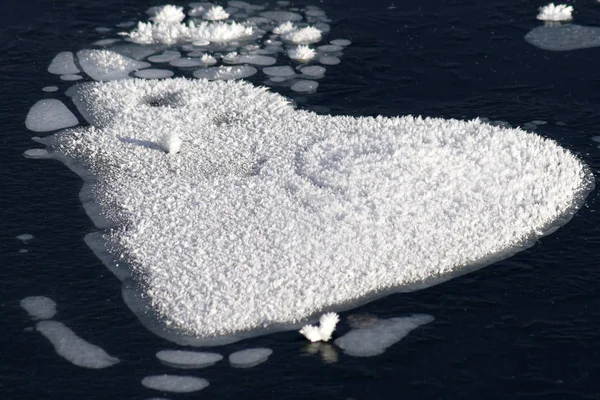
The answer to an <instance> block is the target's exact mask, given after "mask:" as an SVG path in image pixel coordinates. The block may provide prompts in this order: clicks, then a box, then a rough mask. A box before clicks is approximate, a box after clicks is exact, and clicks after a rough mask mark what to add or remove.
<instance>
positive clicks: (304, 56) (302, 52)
mask: <svg viewBox="0 0 600 400" xmlns="http://www.w3.org/2000/svg"><path fill="white" fill-rule="evenodd" d="M287 54H288V57H290V58H291V59H292V60H294V61H298V62H308V61H310V60H312V59H313V58H315V55H316V54H317V52H316V51H315V50H314V49H311V48H310V47H308V46H304V45H300V46H298V47H296V48H293V49H291V50H288V53H287Z"/></svg>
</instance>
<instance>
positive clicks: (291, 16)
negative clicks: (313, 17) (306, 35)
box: [260, 11, 302, 22]
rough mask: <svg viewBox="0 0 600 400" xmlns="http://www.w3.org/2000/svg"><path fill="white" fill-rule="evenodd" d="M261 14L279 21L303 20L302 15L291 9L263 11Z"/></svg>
mask: <svg viewBox="0 0 600 400" xmlns="http://www.w3.org/2000/svg"><path fill="white" fill-rule="evenodd" d="M260 15H262V16H263V17H265V18H268V19H271V20H273V21H277V22H287V21H290V22H293V21H301V20H302V15H300V14H298V13H294V12H289V11H265V12H261V13H260Z"/></svg>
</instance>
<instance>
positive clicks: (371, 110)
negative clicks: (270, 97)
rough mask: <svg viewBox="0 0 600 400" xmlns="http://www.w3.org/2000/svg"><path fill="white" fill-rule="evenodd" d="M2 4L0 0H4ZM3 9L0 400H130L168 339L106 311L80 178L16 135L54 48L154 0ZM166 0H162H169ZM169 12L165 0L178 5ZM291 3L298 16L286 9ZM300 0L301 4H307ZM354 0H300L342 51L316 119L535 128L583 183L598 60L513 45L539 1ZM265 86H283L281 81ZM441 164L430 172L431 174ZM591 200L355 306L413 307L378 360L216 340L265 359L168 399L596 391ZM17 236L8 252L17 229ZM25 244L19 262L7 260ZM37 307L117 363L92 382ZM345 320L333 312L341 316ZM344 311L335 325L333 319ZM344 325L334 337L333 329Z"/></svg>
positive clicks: (22, 132)
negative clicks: (497, 258)
mask: <svg viewBox="0 0 600 400" xmlns="http://www.w3.org/2000/svg"><path fill="white" fill-rule="evenodd" d="M7 3H8V4H7ZM131 3H132V2H126V1H125V0H104V1H86V2H78V1H73V2H68V1H55V2H49V1H42V0H38V1H29V2H23V1H14V0H6V1H5V2H4V3H3V4H4V6H5V7H4V11H3V13H2V15H1V16H0V22H1V23H0V27H1V28H0V33H1V36H0V37H1V38H2V41H1V42H0V79H1V80H2V94H1V95H0V127H1V130H2V132H1V134H0V140H1V144H2V145H1V146H0V151H1V152H2V156H1V158H0V163H1V167H0V174H1V176H2V180H1V183H2V189H1V195H0V201H1V202H2V204H1V207H0V210H1V212H2V217H1V219H0V221H1V223H2V230H1V232H0V234H1V235H2V238H1V239H2V240H0V246H2V253H1V254H2V260H1V262H0V296H1V308H0V312H1V317H2V318H1V320H2V324H3V329H2V333H0V344H1V345H0V393H1V396H0V397H1V398H2V399H38V398H44V399H76V398H86V399H111V400H112V399H144V398H149V397H152V396H157V395H160V393H157V392H154V391H152V390H150V389H146V388H144V387H142V386H141V384H140V380H141V379H142V378H143V377H144V376H147V375H153V374H159V373H169V372H171V373H177V372H178V371H175V370H173V369H171V368H169V367H166V366H163V365H161V364H160V363H159V362H158V360H157V359H156V358H155V356H154V354H155V352H156V351H158V350H162V349H165V348H175V346H173V345H171V344H170V343H168V342H166V341H164V340H162V339H160V338H158V337H156V336H154V335H152V334H151V333H149V332H148V331H146V330H145V329H144V328H143V327H142V326H141V325H140V324H139V323H138V321H137V319H136V318H135V316H134V315H133V314H132V313H131V312H130V311H129V310H128V309H127V308H126V307H125V305H124V304H123V301H122V299H121V295H120V283H119V282H118V281H117V279H116V278H114V277H113V276H112V275H111V273H110V272H108V271H107V270H106V268H105V267H104V266H103V265H102V264H101V263H100V262H99V261H98V260H97V259H96V258H95V257H94V256H93V254H92V252H91V251H90V250H89V249H88V248H87V247H86V245H85V244H84V242H83V236H84V235H85V234H87V233H89V232H91V231H92V230H93V226H92V224H91V222H90V221H89V219H88V218H87V216H86V215H85V213H84V211H83V209H82V208H81V205H80V203H79V200H78V198H77V194H78V191H79V189H80V185H81V182H80V180H79V178H78V177H77V176H75V175H74V174H72V173H71V172H70V171H69V170H67V168H66V167H64V166H63V165H62V164H60V163H58V162H56V161H48V160H44V161H42V160H28V159H25V158H24V157H23V156H22V152H23V151H24V150H26V149H28V148H31V147H36V146H34V144H33V143H32V142H31V141H30V137H31V136H33V134H32V133H31V132H28V131H27V130H26V129H25V127H24V123H23V121H24V119H25V115H26V113H27V110H28V108H29V107H30V106H31V105H32V104H33V103H34V102H35V101H37V100H40V99H42V98H44V97H48V98H51V97H55V95H53V94H45V93H43V92H41V88H42V87H43V86H46V85H55V84H56V85H58V86H59V87H60V90H61V92H62V91H64V89H66V88H67V87H68V86H69V85H68V83H66V82H64V83H61V82H60V81H59V80H58V79H57V78H56V77H53V76H51V75H50V74H48V73H47V72H46V68H47V65H48V63H49V62H50V60H51V59H52V57H53V56H54V55H55V54H56V53H58V52H59V51H65V50H71V51H75V50H78V49H81V48H83V47H86V46H88V45H89V44H90V43H91V42H92V41H94V40H96V39H98V38H99V37H100V36H99V34H98V33H96V32H95V31H94V28H95V27H98V26H113V25H114V24H115V23H118V22H121V21H124V20H128V19H138V18H141V17H143V16H144V15H143V12H144V10H145V9H146V8H147V7H149V6H151V5H157V4H164V2H157V1H137V2H136V4H131ZM180 3H181V2H180ZM181 4H182V5H183V4H184V3H181ZM299 4H302V5H303V4H306V3H304V2H302V3H299ZM315 4H316V3H315ZM392 4H393V3H392V2H389V1H379V0H372V1H368V2H364V3H363V2H357V1H354V0H353V1H341V0H336V1H327V2H322V3H318V4H317V5H319V6H320V7H321V8H322V9H324V10H325V11H326V12H327V14H328V16H329V17H330V18H332V19H333V22H332V23H331V26H332V32H331V34H330V35H329V38H337V37H339V38H348V39H351V40H352V41H353V44H352V46H350V47H349V48H348V49H347V50H346V51H345V54H344V57H343V59H342V63H341V64H339V65H337V66H335V67H331V68H328V73H327V76H326V77H325V78H324V79H323V80H321V82H320V84H321V86H320V87H319V91H318V92H317V93H316V94H314V95H310V96H308V97H307V99H306V104H307V105H310V106H323V107H327V108H329V109H330V110H331V112H332V113H334V114H351V115H376V114H382V115H386V116H393V115H403V114H420V115H424V116H443V117H456V118H473V117H477V116H480V117H488V118H490V119H492V120H504V121H507V122H509V123H511V124H512V125H513V126H516V125H522V124H524V123H527V122H530V121H532V120H544V121H548V123H547V124H546V125H543V126H541V127H540V128H538V130H537V132H538V133H539V134H541V135H542V136H545V137H549V138H552V139H555V140H557V141H558V142H559V143H560V144H561V145H563V146H565V147H567V148H569V149H571V150H572V151H574V152H575V153H576V154H578V155H579V156H580V157H581V158H582V159H584V160H585V162H586V163H588V165H589V166H590V167H591V168H592V170H593V171H594V172H595V173H596V171H597V170H598V168H599V166H600V165H599V163H600V149H598V148H596V145H595V144H594V142H592V141H591V140H590V138H591V137H592V136H595V135H598V123H599V122H600V113H599V111H598V103H599V102H600V91H598V83H599V82H600V79H599V78H598V77H599V75H598V66H599V65H600V49H587V50H577V51H572V52H547V51H544V50H539V49H536V48H534V47H533V46H531V45H529V44H528V43H526V42H525V41H524V40H523V36H524V35H525V34H526V33H527V32H528V31H529V30H530V29H532V28H534V27H536V26H539V22H538V21H536V20H535V15H536V10H537V7H539V6H540V5H543V2H534V1H522V0H505V1H487V2H479V1H468V0H463V1H458V0H455V1H441V0H432V1H428V2H401V1H396V2H395V4H394V6H395V8H392V9H390V6H391V5H392ZM575 9H576V14H575V18H576V21H577V23H579V24H582V25H594V24H598V22H599V21H598V15H600V14H598V13H600V5H598V4H596V3H594V2H593V1H587V2H579V3H577V4H575ZM282 93H284V94H289V93H287V92H285V89H282ZM443 162H444V160H440V163H443ZM599 210H600V204H599V202H598V196H597V194H596V192H595V191H594V192H592V194H591V195H590V197H589V198H588V201H587V203H586V204H585V206H584V207H583V208H582V210H581V211H580V212H579V213H578V215H576V216H575V218H574V219H573V220H572V221H571V223H569V224H568V225H567V226H565V227H563V228H562V229H560V230H559V231H557V232H556V233H554V234H553V235H550V236H548V237H545V238H543V239H542V240H541V241H540V242H539V243H538V244H537V245H536V246H534V247H533V248H531V249H529V250H527V251H525V252H522V253H520V254H518V255H516V256H514V257H512V258H510V259H508V260H505V261H502V262H499V263H496V264H494V265H492V266H489V267H487V268H485V269H483V270H480V271H478V272H475V273H472V274H469V275H467V276H463V277H459V278H457V279H455V280H452V281H449V282H446V283H444V284H441V285H438V286H436V287H432V288H429V289H426V290H422V291H420V292H416V293H410V294H397V295H393V296H389V297H387V298H385V299H381V300H379V301H376V302H374V303H371V304H369V305H366V306H364V307H361V308H360V309H359V310H358V311H361V312H370V313H373V314H376V315H377V316H379V317H382V318H388V317H396V316H402V315H406V314H411V313H426V314H431V315H433V316H434V317H435V318H436V320H435V321H434V322H433V323H431V324H428V325H425V326H423V327H421V328H420V329H418V330H416V331H414V332H412V333H411V334H410V335H409V336H407V337H406V338H405V339H403V340H402V341H401V342H399V343H398V344H396V345H394V346H393V347H391V348H390V349H388V350H387V352H386V353H384V354H383V355H381V356H378V357H373V358H364V359H363V358H353V357H349V356H346V355H344V354H342V353H341V352H339V362H338V363H334V364H326V363H324V362H322V360H321V359H320V358H319V356H318V355H309V354H307V353H306V352H305V351H304V350H303V349H304V347H305V345H306V341H305V340H304V339H303V338H302V337H301V336H300V335H299V334H297V333H296V332H288V333H280V334H275V335H270V336H266V337H261V338H257V339H252V340H247V341H243V342H239V343H236V344H232V345H228V346H223V347H220V348H216V349H215V351H217V352H219V353H221V354H223V355H225V356H226V355H228V354H230V353H231V352H233V351H236V350H241V349H244V348H248V347H262V346H264V347H269V348H271V349H273V351H274V353H273V355H272V356H271V358H270V359H269V361H268V362H267V363H265V364H262V365H260V366H258V367H255V368H252V369H248V370H236V369H232V368H230V367H229V365H228V364H227V363H226V362H224V361H223V362H221V363H220V364H217V365H216V366H214V367H210V368H207V369H204V370H199V371H191V372H190V374H191V375H195V376H201V377H203V378H206V379H208V380H209V381H210V386H209V387H208V388H207V389H204V390H203V391H202V392H199V393H193V394H189V395H168V396H164V397H168V398H172V399H178V398H210V399H212V398H214V399H217V398H218V399H220V398H228V399H234V398H235V399H237V398H245V399H253V398H256V399H271V398H273V399H275V398H284V399H325V398H329V399H348V398H353V399H396V398H408V399H417V398H418V399H484V398H485V399H517V398H518V399H599V398H600V381H599V377H600V341H599V339H600V291H599V289H598V288H599V284H600V272H599V271H600V269H599V263H598V254H599V253H600V230H599V227H600V211H599ZM25 232H27V233H31V234H33V235H34V236H35V238H34V239H33V240H32V241H30V242H29V244H27V245H23V244H22V243H21V242H20V241H19V240H17V239H15V236H16V235H19V234H21V233H25ZM21 248H27V249H28V250H29V252H28V253H24V254H23V253H19V252H18V250H19V249H21ZM30 295H45V296H48V297H50V298H52V299H54V300H55V301H56V302H57V303H58V307H59V314H58V316H57V319H59V320H60V321H62V322H64V323H65V324H67V325H68V326H69V327H70V328H72V329H73V330H74V331H75V332H76V333H78V334H79V335H81V336H82V337H84V338H86V339H88V340H89V341H91V342H92V343H95V344H97V345H100V346H101V347H103V348H104V349H106V350H107V351H108V352H109V353H111V354H112V355H115V356H117V357H119V358H120V359H121V360H122V361H121V363H120V364H117V365H116V366H114V367H111V368H107V369H104V370H87V369H82V368H79V367H75V366H73V365H72V364H70V363H68V362H66V361H65V360H64V359H62V358H61V357H59V356H57V355H56V353H55V352H54V350H53V349H52V347H51V345H50V344H49V343H48V342H47V340H46V339H44V338H43V337H42V336H41V335H39V334H38V333H36V332H31V331H27V330H26V328H28V327H31V326H32V323H31V321H30V319H29V318H28V316H27V315H26V313H25V312H24V311H23V310H22V309H21V308H20V307H19V300H20V299H22V298H23V297H25V296H30ZM346 314H347V313H346ZM344 315H345V314H343V315H342V316H344ZM347 330H348V327H347V326H346V325H341V326H340V329H339V332H338V333H339V334H343V333H344V332H345V331H347Z"/></svg>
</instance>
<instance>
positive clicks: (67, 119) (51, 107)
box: [25, 99, 79, 132]
mask: <svg viewBox="0 0 600 400" xmlns="http://www.w3.org/2000/svg"><path fill="white" fill-rule="evenodd" d="M77 124H79V121H78V120H77V117H76V116H75V115H73V113H72V112H71V111H70V110H69V109H68V108H67V106H65V104H64V103H63V102H62V101H60V100H56V99H46V100H40V101H38V102H37V103H35V104H34V105H33V107H31V109H30V110H29V112H28V113H27V117H26V118H25V126H26V127H27V129H29V130H31V131H34V132H49V131H54V130H57V129H64V128H68V127H71V126H75V125H77Z"/></svg>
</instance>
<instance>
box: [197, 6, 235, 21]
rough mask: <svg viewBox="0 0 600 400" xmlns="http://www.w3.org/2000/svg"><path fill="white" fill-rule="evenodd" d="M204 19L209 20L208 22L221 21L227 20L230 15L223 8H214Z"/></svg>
mask: <svg viewBox="0 0 600 400" xmlns="http://www.w3.org/2000/svg"><path fill="white" fill-rule="evenodd" d="M202 18H204V19H206V20H208V21H220V20H223V19H227V18H229V14H228V13H227V11H225V9H224V8H223V7H221V6H214V7H211V8H210V9H209V10H208V11H207V12H206V13H205V14H204V15H203V16H202Z"/></svg>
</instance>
